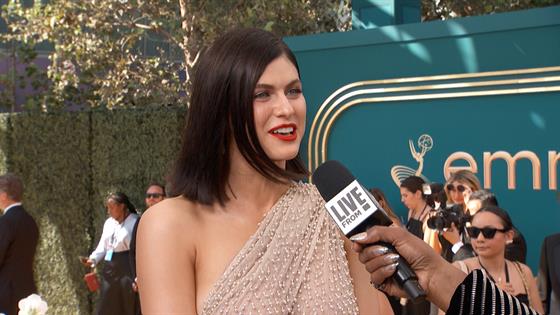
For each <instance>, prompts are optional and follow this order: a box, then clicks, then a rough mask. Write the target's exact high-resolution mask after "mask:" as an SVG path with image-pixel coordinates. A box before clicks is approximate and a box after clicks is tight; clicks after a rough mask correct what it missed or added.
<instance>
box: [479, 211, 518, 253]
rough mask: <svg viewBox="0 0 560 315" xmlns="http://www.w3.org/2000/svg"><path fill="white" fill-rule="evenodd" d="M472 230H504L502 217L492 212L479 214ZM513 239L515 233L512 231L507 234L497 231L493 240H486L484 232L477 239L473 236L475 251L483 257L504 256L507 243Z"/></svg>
mask: <svg viewBox="0 0 560 315" xmlns="http://www.w3.org/2000/svg"><path fill="white" fill-rule="evenodd" d="M471 228H477V229H479V230H480V229H484V228H489V229H498V230H503V228H504V224H503V223H502V220H501V219H500V217H498V216H497V215H495V214H493V213H491V212H479V213H477V214H476V215H475V216H474V217H473V219H472V225H471ZM511 239H513V231H511V230H510V231H507V232H500V231H496V233H495V234H494V237H492V238H486V237H485V236H484V234H483V232H480V233H479V234H478V236H477V237H473V236H471V242H472V245H473V249H474V251H475V252H476V253H477V254H478V255H479V256H481V257H495V256H496V255H504V251H505V248H506V241H508V240H511Z"/></svg>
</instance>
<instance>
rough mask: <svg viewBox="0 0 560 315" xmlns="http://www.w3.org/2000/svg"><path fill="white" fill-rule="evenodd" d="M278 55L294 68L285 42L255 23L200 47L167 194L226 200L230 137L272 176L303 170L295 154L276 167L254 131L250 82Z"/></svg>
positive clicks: (283, 177) (280, 178)
mask: <svg viewBox="0 0 560 315" xmlns="http://www.w3.org/2000/svg"><path fill="white" fill-rule="evenodd" d="M282 55H285V56H286V57H287V58H288V59H289V60H290V61H291V62H292V63H293V64H294V66H295V67H296V69H297V71H298V74H299V67H298V65H297V61H296V59H295V56H294V55H293V53H292V52H291V51H290V49H289V48H288V46H287V45H286V44H285V43H284V42H282V40H281V39H280V38H278V37H276V36H275V35H273V34H272V33H270V32H267V31H264V30H260V29H256V28H242V29H235V30H233V31H230V32H228V33H226V34H224V35H223V36H221V37H220V38H218V39H217V40H216V41H215V42H214V43H213V45H212V46H211V47H210V49H208V50H207V51H206V52H204V53H203V55H202V57H201V59H200V61H199V63H198V65H197V68H196V70H195V73H194V77H193V86H192V94H191V102H190V108H189V111H188V113H187V123H186V127H185V130H184V131H183V144H182V148H181V150H180V153H179V157H178V159H177V161H176V164H175V167H174V170H173V172H172V173H171V174H170V176H169V182H170V185H169V186H170V187H168V188H169V189H168V190H169V195H170V196H171V197H174V196H179V195H182V196H184V197H186V198H188V199H190V200H192V201H195V202H199V203H203V204H212V203H214V202H216V201H217V202H219V203H221V204H223V203H224V202H225V201H227V199H228V198H227V194H226V188H227V180H228V175H229V172H230V163H231V161H230V156H229V152H230V147H231V143H232V141H235V143H236V144H237V147H238V148H239V151H240V153H241V154H242V155H243V157H244V158H245V159H246V160H247V162H248V163H249V164H250V165H251V166H252V167H253V168H254V169H255V170H257V171H258V172H259V173H260V174H262V175H263V176H265V177H266V178H268V179H270V180H272V181H276V182H287V181H289V180H295V179H301V178H303V177H305V176H306V175H307V170H306V169H305V167H304V166H303V163H302V162H301V161H300V159H299V155H298V156H296V158H294V159H292V160H289V161H287V163H286V170H284V169H281V168H279V167H278V166H277V165H276V164H275V163H274V162H272V161H271V160H270V159H269V158H268V156H267V155H266V153H265V152H264V150H263V148H262V147H261V146H260V144H259V140H258V138H257V134H256V131H255V125H254V116H253V97H254V92H255V87H256V85H257V82H258V80H259V78H260V77H261V75H262V74H263V72H264V70H265V68H266V67H267V66H268V64H269V63H270V62H272V61H273V60H274V59H276V58H278V57H280V56H282Z"/></svg>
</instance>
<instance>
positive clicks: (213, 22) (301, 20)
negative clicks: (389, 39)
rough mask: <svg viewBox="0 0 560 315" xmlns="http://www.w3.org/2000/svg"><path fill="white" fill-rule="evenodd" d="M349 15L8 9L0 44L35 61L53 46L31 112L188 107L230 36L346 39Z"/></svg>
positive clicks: (336, 8)
mask: <svg viewBox="0 0 560 315" xmlns="http://www.w3.org/2000/svg"><path fill="white" fill-rule="evenodd" d="M349 16H350V13H349V0H340V1H330V0H315V1H313V2H311V1H308V0H255V1H242V0H237V1H233V0H231V1H222V0H207V1H204V0H179V1H176V0H174V1H171V0H88V1H69V0H51V1H49V2H48V3H47V4H42V3H41V2H40V1H36V2H35V4H34V5H33V6H31V7H26V6H24V5H22V4H21V2H20V0H10V1H9V2H8V4H7V5H5V6H3V9H2V18H3V19H4V20H5V21H6V22H7V25H8V33H6V34H0V39H1V40H2V41H4V42H12V43H17V45H18V46H19V47H24V49H23V50H22V49H19V50H22V51H24V52H28V53H32V52H33V49H32V48H33V47H35V46H36V45H37V44H39V43H42V42H48V43H49V44H50V45H51V47H52V52H51V53H50V54H49V60H50V65H49V66H48V69H47V71H46V73H43V75H44V76H46V77H48V79H49V80H48V84H44V85H43V86H42V89H41V92H40V93H34V94H31V95H28V100H27V102H26V108H27V109H29V110H42V111H52V110H60V109H66V108H68V107H69V106H78V107H84V106H85V107H90V108H93V107H106V108H114V107H145V106H162V105H164V106H165V105H171V106H175V105H179V106H182V105H183V104H186V103H187V101H186V100H187V99H188V91H189V88H188V87H189V73H190V72H191V70H192V68H193V67H194V66H195V64H196V61H197V58H198V56H199V55H200V54H201V53H203V51H204V48H205V47H206V45H207V43H209V42H210V41H211V40H213V39H214V38H215V37H216V36H217V35H218V34H220V33H222V32H223V31H224V30H225V29H228V28H230V27H234V26H255V27H261V28H265V29H268V30H271V31H273V32H275V33H277V34H278V35H281V36H286V35H298V34H309V33H317V32H328V31H335V30H346V29H348V27H349V25H350V18H349ZM147 44H149V46H150V47H152V48H153V49H152V50H153V51H151V52H148V51H147V50H148V49H147V48H146V45H147ZM12 58H18V62H19V63H22V62H26V63H27V64H31V61H30V60H32V59H33V58H30V56H29V55H25V54H23V53H21V54H12ZM35 70H36V69H35ZM32 74H33V75H34V76H35V77H37V76H40V75H41V73H39V72H37V71H35V72H33V73H32ZM5 79H7V78H5ZM40 81H41V82H43V83H46V82H47V80H40ZM37 88H39V86H37ZM3 92H4V93H6V90H5V91H3ZM0 102H1V100H0ZM5 102H6V101H5Z"/></svg>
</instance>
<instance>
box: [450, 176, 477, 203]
mask: <svg viewBox="0 0 560 315" xmlns="http://www.w3.org/2000/svg"><path fill="white" fill-rule="evenodd" d="M447 191H448V192H449V196H450V197H451V200H453V203H455V204H459V205H462V204H465V203H466V202H467V201H468V200H469V197H470V196H471V194H472V189H471V188H470V187H469V185H467V184H466V183H464V182H461V181H453V182H451V183H449V184H447Z"/></svg>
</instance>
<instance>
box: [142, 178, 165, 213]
mask: <svg viewBox="0 0 560 315" xmlns="http://www.w3.org/2000/svg"><path fill="white" fill-rule="evenodd" d="M164 198H165V187H163V185H161V184H159V183H151V184H150V185H149V186H148V189H146V199H144V201H145V202H146V210H147V209H148V208H150V207H151V206H153V205H155V204H156V203H158V202H160V201H162V200H163V199H164Z"/></svg>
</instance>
